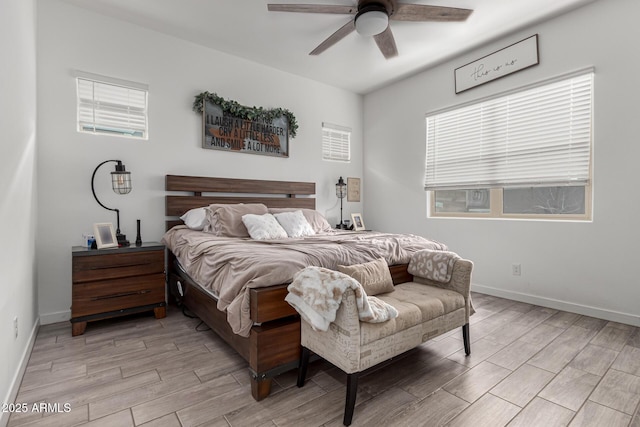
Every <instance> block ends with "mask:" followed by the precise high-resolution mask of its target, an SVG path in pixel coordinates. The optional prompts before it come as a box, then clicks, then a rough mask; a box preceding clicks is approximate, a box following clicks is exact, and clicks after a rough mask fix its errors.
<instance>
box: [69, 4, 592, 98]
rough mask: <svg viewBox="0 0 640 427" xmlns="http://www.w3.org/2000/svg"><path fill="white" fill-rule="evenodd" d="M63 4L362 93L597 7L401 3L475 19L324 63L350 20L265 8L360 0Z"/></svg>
mask: <svg viewBox="0 0 640 427" xmlns="http://www.w3.org/2000/svg"><path fill="white" fill-rule="evenodd" d="M64 1H66V2H67V3H71V4H74V5H77V6H81V7H83V8H86V9H89V10H92V11H95V12H98V13H102V14H104V15H108V16H112V17H115V18H118V19H122V20H125V21H128V22H131V23H134V24H137V25H141V26H143V27H147V28H150V29H152V30H156V31H159V32H162V33H166V34H169V35H173V36H175V37H178V38H181V39H185V40H189V41H192V42H194V43H198V44H200V45H203V46H208V47H210V48H213V49H216V50H219V51H222V52H226V53H229V54H232V55H235V56H239V57H242V58H246V59H249V60H251V61H255V62H258V63H261V64H264V65H267V66H270V67H273V68H277V69H279V70H283V71H286V72H290V73H293V74H297V75H300V76H304V77H308V78H310V79H313V80H317V81H320V82H324V83H327V84H330V85H332V86H337V87H341V88H344V89H347V90H350V91H353V92H356V93H363V94H364V93H367V92H370V91H372V90H375V89H376V88H379V87H381V86H384V85H385V84H388V83H390V82H392V81H395V80H399V79H401V78H403V77H406V76H408V75H411V74H414V73H416V72H418V71H421V70H424V69H427V68H429V67H431V66H433V65H435V64H437V63H439V62H442V61H444V60H446V59H450V58H452V57H454V56H456V55H459V54H460V53H463V52H465V51H468V50H469V49H472V48H475V47H478V46H479V45H482V44H483V43H486V42H488V41H492V40H495V39H496V38H498V37H502V36H504V35H507V34H510V33H513V32H514V31H517V30H518V29H520V28H523V27H526V26H529V25H531V24H533V23H536V22H540V21H542V20H545V19H548V18H550V17H553V16H556V15H559V14H561V13H564V12H567V11H569V10H571V9H575V8H577V7H580V6H582V5H584V4H587V3H590V2H592V1H594V0H400V2H401V3H417V4H429V5H437V6H450V7H459V8H467V9H474V12H473V13H472V14H471V16H470V17H469V19H468V20H467V21H466V22H446V23H443V22H426V23H425V22H400V21H391V29H392V30H393V34H394V37H395V40H396V44H397V46H398V52H399V55H398V56H397V57H395V58H392V59H390V60H385V59H384V57H383V56H382V54H381V53H380V51H379V50H378V47H377V46H376V44H375V42H374V41H373V39H372V38H366V37H363V36H360V35H359V34H357V33H356V32H353V33H351V34H350V35H348V36H347V37H346V38H345V39H343V40H341V41H340V42H338V43H337V44H336V45H334V46H332V47H330V48H329V49H328V50H327V51H325V52H324V53H323V54H321V55H319V56H309V55H308V53H309V52H310V51H311V50H313V49H314V48H315V47H316V46H317V45H318V44H320V42H322V41H323V40H324V39H326V38H327V37H328V36H329V35H331V34H332V33H333V32H334V31H335V30H337V29H338V28H340V27H341V26H342V25H344V24H345V23H346V22H347V21H348V20H349V19H352V16H348V15H328V14H327V15H324V14H302V13H283V12H268V11H267V3H292V4H293V3H308V4H310V3H313V4H339V5H355V4H356V2H357V1H356V0H272V1H269V0H64ZM513 41H514V42H515V41H518V40H513ZM487 53H489V52H487ZM460 65H463V64H460Z"/></svg>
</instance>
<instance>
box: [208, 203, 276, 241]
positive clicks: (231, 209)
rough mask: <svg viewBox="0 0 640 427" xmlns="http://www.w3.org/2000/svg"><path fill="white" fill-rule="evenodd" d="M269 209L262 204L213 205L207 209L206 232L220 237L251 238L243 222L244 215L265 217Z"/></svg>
mask: <svg viewBox="0 0 640 427" xmlns="http://www.w3.org/2000/svg"><path fill="white" fill-rule="evenodd" d="M266 213H267V207H266V206H265V205H263V204H262V203H247V204H243V203H239V204H235V205H211V206H209V207H207V219H208V220H209V223H208V224H206V225H205V227H204V231H206V232H209V233H212V234H215V235H216V236H220V237H249V233H248V231H247V227H245V225H244V223H243V222H242V216H243V215H248V214H252V215H264V214H266Z"/></svg>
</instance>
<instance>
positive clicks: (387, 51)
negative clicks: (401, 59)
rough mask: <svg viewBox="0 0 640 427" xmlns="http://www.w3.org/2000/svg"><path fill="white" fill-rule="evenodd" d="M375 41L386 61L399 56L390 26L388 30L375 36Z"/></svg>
mask: <svg viewBox="0 0 640 427" xmlns="http://www.w3.org/2000/svg"><path fill="white" fill-rule="evenodd" d="M373 39H374V40H375V41H376V44H377V45H378V48H379V49H380V52H382V54H383V55H384V57H385V58H386V59H389V58H393V57H394V56H398V48H397V47H396V40H395V39H394V38H393V33H392V32H391V27H390V26H388V27H387V29H386V30H384V31H383V32H381V33H380V34H376V35H375V36H373Z"/></svg>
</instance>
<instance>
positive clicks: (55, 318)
mask: <svg viewBox="0 0 640 427" xmlns="http://www.w3.org/2000/svg"><path fill="white" fill-rule="evenodd" d="M69 319H71V310H64V311H56V312H54V313H44V314H42V313H40V324H41V325H50V324H52V323H60V322H66V321H68V320H69Z"/></svg>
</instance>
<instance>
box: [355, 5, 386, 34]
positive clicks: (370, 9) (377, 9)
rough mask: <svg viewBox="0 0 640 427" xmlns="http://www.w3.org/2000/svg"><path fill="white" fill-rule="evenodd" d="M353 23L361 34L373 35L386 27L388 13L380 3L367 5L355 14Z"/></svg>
mask: <svg viewBox="0 0 640 427" xmlns="http://www.w3.org/2000/svg"><path fill="white" fill-rule="evenodd" d="M355 25H356V31H357V32H358V34H360V35H361V36H375V35H377V34H380V33H381V32H383V31H384V30H386V29H387V27H388V26H389V15H388V14H387V10H386V9H385V8H384V6H382V5H377V4H371V5H367V6H365V7H363V8H361V9H360V10H359V11H358V13H357V14H356V18H355Z"/></svg>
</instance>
